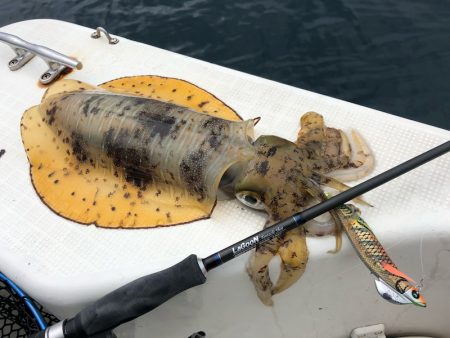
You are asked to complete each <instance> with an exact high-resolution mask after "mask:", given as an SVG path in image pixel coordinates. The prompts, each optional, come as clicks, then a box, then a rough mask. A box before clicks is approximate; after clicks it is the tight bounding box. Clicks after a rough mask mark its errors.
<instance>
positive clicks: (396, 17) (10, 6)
mask: <svg viewBox="0 0 450 338" xmlns="http://www.w3.org/2000/svg"><path fill="white" fill-rule="evenodd" d="M33 18H54V19H60V20H65V21H70V22H74V23H77V24H80V25H83V26H88V27H97V26H103V27H105V28H107V29H108V30H109V31H110V32H111V33H113V34H117V35H121V36H124V37H127V38H130V39H133V40H137V41H141V42H144V43H148V44H151V45H154V46H158V47H161V48H164V49H169V50H172V51H175V52H178V53H181V54H185V55H190V56H193V57H195V58H199V59H203V60H207V61H210V62H213V63H217V64H220V65H223V66H226V67H230V68H234V69H238V70H241V71H244V72H247V73H251V74H255V75H258V76H262V77H265V78H269V79H272V80H275V81H279V82H283V83H287V84H290V85H293V86H296V87H300V88H304V89H308V90H312V91H314V92H319V93H322V94H326V95H329V96H333V97H337V98H341V99H344V100H347V101H351V102H354V103H357V104H361V105H364V106H368V107H372V108H375V109H379V110H382V111H385V112H389V113H392V114H395V115H398V116H403V117H407V118H410V119H413V120H417V121H421V122H424V123H428V124H432V125H435V126H438V127H441V128H445V129H448V130H450V1H449V0H428V1H424V0H382V1H380V0H311V1H309V0H296V1H294V0H293V1H283V0H251V1H234V0H223V1H218V0H216V1H212V0H210V1H207V0H190V1H174V0H165V1H143V0H128V1H125V0H112V1H100V0H66V1H50V0H45V1H20V0H16V1H10V0H8V1H6V0H0V26H4V25H7V24H10V23H13V22H16V21H21V20H26V19H33ZM4 61H5V62H6V60H4Z"/></svg>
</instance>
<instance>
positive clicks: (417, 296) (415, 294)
mask: <svg viewBox="0 0 450 338" xmlns="http://www.w3.org/2000/svg"><path fill="white" fill-rule="evenodd" d="M411 295H412V296H413V297H414V298H415V299H419V297H420V293H418V292H417V291H416V290H413V291H412V292H411Z"/></svg>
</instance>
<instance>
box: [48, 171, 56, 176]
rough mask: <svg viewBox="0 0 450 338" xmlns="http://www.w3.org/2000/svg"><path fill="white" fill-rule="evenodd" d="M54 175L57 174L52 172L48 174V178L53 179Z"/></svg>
mask: <svg viewBox="0 0 450 338" xmlns="http://www.w3.org/2000/svg"><path fill="white" fill-rule="evenodd" d="M54 174H55V172H54V171H52V172H51V173H50V174H48V175H47V176H48V177H52V176H53V175H54Z"/></svg>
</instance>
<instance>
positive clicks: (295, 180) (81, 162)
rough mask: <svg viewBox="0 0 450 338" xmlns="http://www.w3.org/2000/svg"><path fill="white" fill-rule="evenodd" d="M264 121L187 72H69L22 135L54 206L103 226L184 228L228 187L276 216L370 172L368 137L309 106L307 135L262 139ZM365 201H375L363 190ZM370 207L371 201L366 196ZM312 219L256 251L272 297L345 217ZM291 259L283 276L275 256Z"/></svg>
mask: <svg viewBox="0 0 450 338" xmlns="http://www.w3.org/2000/svg"><path fill="white" fill-rule="evenodd" d="M258 121H259V118H254V119H248V120H243V119H242V118H241V117H240V116H239V115H238V114H237V113H236V112H235V111H234V110H233V109H232V108H230V107H229V106H228V105H226V104H225V103H224V102H222V101H221V100H220V99H218V98H217V97H216V96H214V95H213V94H211V93H209V92H207V91H206V90H204V89H201V88H199V87H198V86H196V85H194V84H192V83H189V82H187V81H184V80H179V79H173V78H165V77H160V76H134V77H126V78H119V79H115V80H112V81H108V82H106V83H103V84H101V85H98V86H94V85H90V84H87V83H84V82H81V81H76V80H68V79H65V80H60V81H58V82H57V83H55V84H54V85H52V86H50V87H49V88H48V89H47V91H46V93H45V95H44V96H43V98H42V101H41V103H40V104H39V105H37V106H34V107H31V108H30V109H28V110H27V111H25V113H24V115H23V117H22V120H21V135H22V141H23V144H24V148H25V151H26V154H27V157H28V161H29V164H30V176H31V182H32V184H33V187H34V188H35V190H36V193H37V195H38V196H39V198H40V199H41V200H42V202H43V203H44V204H45V205H46V206H48V207H49V208H50V209H51V210H52V211H53V212H55V213H56V214H58V215H60V216H61V217H64V218H66V219H68V220H71V221H74V222H77V223H80V224H86V225H88V224H94V225H96V226H98V227H103V228H116V229H118V228H120V229H136V228H154V227H163V226H175V225H177V224H182V223H188V222H193V221H198V220H202V219H206V218H209V217H211V214H212V213H213V210H214V206H215V205H216V202H217V196H218V194H219V193H223V195H225V196H229V197H230V198H237V199H238V200H239V201H240V202H242V203H243V204H244V205H246V206H248V207H249V208H252V209H256V210H263V211H264V212H266V213H267V215H268V220H267V223H266V225H270V224H273V223H274V222H277V221H279V220H281V219H283V218H286V217H288V216H290V215H291V214H293V213H295V212H298V211H301V210H302V209H304V208H306V207H307V206H308V205H310V204H312V203H317V202H321V201H324V200H325V199H326V198H327V197H326V195H325V193H324V190H323V186H328V187H330V188H332V189H337V190H338V191H344V190H346V189H347V188H348V186H347V185H346V184H344V183H342V181H348V180H352V179H357V178H361V177H363V176H365V175H366V174H368V173H369V172H370V171H371V170H372V168H373V166H374V159H373V154H372V153H371V151H370V149H369V147H368V146H367V144H366V143H365V142H364V140H363V139H362V137H361V136H360V135H359V134H358V133H357V132H356V131H353V132H352V140H353V143H354V144H355V151H352V147H351V143H350V141H349V139H348V137H347V136H346V134H345V133H344V132H342V131H341V130H338V129H334V128H329V127H327V126H326V125H325V123H324V120H323V117H322V116H321V115H320V114H318V113H315V112H308V113H306V114H304V115H303V116H302V118H301V120H300V124H301V129H300V131H299V134H298V137H297V140H296V141H295V142H291V141H289V140H286V139H283V138H281V137H278V136H275V135H263V136H260V137H258V138H257V139H255V137H254V128H255V125H256V124H257V122H258ZM355 201H356V202H360V203H366V202H365V201H364V200H362V199H361V198H358V199H356V200H355ZM366 204H367V203H366ZM330 214H331V221H327V222H325V223H324V222H320V221H312V222H310V223H309V224H307V225H305V227H301V228H298V229H294V230H291V231H290V232H288V233H286V234H284V235H283V236H281V237H279V238H276V239H274V240H272V241H271V242H268V243H265V244H263V245H260V246H259V247H258V248H257V249H256V251H255V252H254V253H252V254H251V257H250V259H249V263H248V265H247V272H248V274H249V276H250V279H251V281H252V282H253V284H254V285H255V289H256V291H257V295H258V297H259V298H260V299H261V301H262V302H263V303H264V304H266V305H271V304H273V300H272V296H273V295H274V294H278V293H280V292H282V291H283V290H286V289H287V288H289V287H290V286H291V285H292V284H294V283H295V282H296V281H297V280H298V279H299V278H300V277H301V276H302V274H303V272H304V271H305V268H306V265H307V261H308V249H307V245H306V236H307V235H317V236H321V235H327V234H330V233H334V234H335V235H336V248H335V250H334V251H333V252H337V251H338V250H339V248H340V246H341V237H340V236H341V230H340V229H341V227H342V219H341V218H339V216H338V214H337V211H336V210H334V211H332V212H331V213H330ZM275 255H279V256H280V258H281V273H280V276H279V277H278V280H277V281H276V282H274V283H273V282H272V280H271V279H270V276H269V270H268V264H269V262H270V261H271V260H272V259H273V257H274V256H275Z"/></svg>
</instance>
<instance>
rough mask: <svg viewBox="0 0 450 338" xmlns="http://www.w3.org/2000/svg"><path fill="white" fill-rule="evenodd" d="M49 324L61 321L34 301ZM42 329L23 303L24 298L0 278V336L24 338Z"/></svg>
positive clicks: (4, 337)
mask: <svg viewBox="0 0 450 338" xmlns="http://www.w3.org/2000/svg"><path fill="white" fill-rule="evenodd" d="M33 302H34V304H35V305H36V308H37V309H39V311H40V313H41V314H42V316H43V318H44V320H45V321H46V323H47V324H48V325H52V324H55V323H57V322H59V319H58V318H57V317H55V316H54V315H52V314H50V313H48V312H46V311H45V310H44V308H43V307H42V305H40V304H39V303H37V302H36V301H34V300H33ZM38 331H40V329H39V327H38V325H37V322H36V320H35V319H34V316H33V315H32V314H31V313H30V311H29V310H28V308H27V307H26V306H25V304H24V303H23V301H22V299H21V298H20V297H18V296H17V294H16V293H15V292H14V290H12V289H11V288H10V287H9V285H8V284H7V283H5V282H3V281H2V280H0V337H2V338H22V337H28V336H29V335H30V334H32V333H35V332H38Z"/></svg>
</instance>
